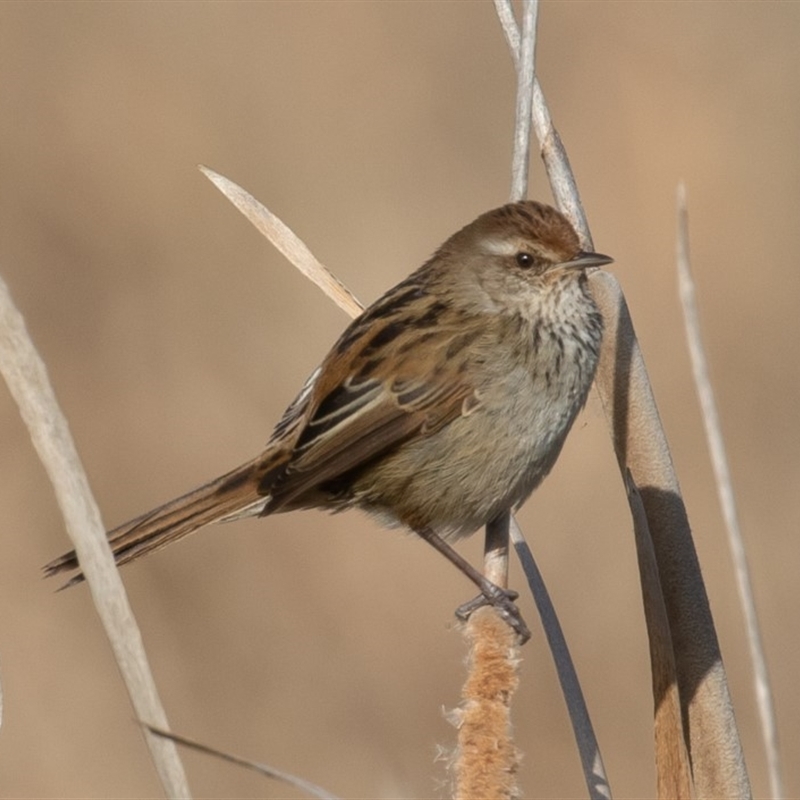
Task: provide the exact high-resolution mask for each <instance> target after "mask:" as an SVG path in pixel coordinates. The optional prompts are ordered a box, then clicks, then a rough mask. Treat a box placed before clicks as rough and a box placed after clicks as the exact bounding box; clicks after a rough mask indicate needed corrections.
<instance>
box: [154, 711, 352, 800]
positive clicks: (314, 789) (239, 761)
mask: <svg viewBox="0 0 800 800" xmlns="http://www.w3.org/2000/svg"><path fill="white" fill-rule="evenodd" d="M145 727H146V728H147V730H148V731H150V733H153V734H155V735H156V736H161V737H163V738H165V739H168V740H170V741H173V742H175V743H176V744H180V745H183V746H184V747H188V748H189V749H191V750H196V751H197V752H198V753H205V754H206V755H210V756H214V757H215V758H219V759H222V760H223V761H228V762H229V763H231V764H236V765H237V766H240V767H246V768H247V769H252V770H254V771H255V772H259V773H260V774H261V775H265V776H266V777H267V778H274V779H275V780H276V781H280V782H281V783H285V784H287V785H288V786H292V787H293V788H295V789H298V790H299V791H301V792H305V793H306V794H310V795H311V796H312V797H316V798H318V800H339V798H338V797H337V795H335V794H331V793H330V792H329V791H328V790H327V789H323V788H322V787H321V786H317V784H316V783H311V781H307V780H305V778H298V777H297V776H296V775H292V774H291V773H289V772H284V771H283V770H280V769H276V768H275V767H271V766H270V765H269V764H263V763H262V762H260V761H251V760H250V759H248V758H242V757H241V756H235V755H232V754H230V753H225V752H223V751H222V750H217V749H216V748H214V747H209V746H208V745H207V744H202V742H197V741H195V740H194V739H189V738H188V737H186V736H179V735H178V734H177V733H170V732H169V731H165V730H162V729H161V728H156V727H155V726H153V725H146V726H145Z"/></svg>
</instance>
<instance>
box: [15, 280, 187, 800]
mask: <svg viewBox="0 0 800 800" xmlns="http://www.w3.org/2000/svg"><path fill="white" fill-rule="evenodd" d="M0 372H1V373H2V375H3V377H4V378H5V381H6V383H7V384H8V388H9V390H10V392H11V395H12V396H13V398H14V400H15V401H16V403H17V406H18V407H19V410H20V415H21V416H22V419H23V420H24V422H25V424H26V425H27V427H28V431H29V432H30V435H31V439H32V441H33V444H34V447H35V448H36V452H37V453H38V454H39V458H40V459H41V461H42V464H43V465H44V468H45V470H46V471H47V474H48V477H49V478H50V482H51V483H52V484H53V489H54V490H55V494H56V499H57V501H58V505H59V508H60V509H61V514H62V515H63V517H64V522H65V524H66V528H67V533H68V534H69V536H70V539H71V540H72V543H73V545H74V547H75V551H76V552H77V553H78V558H79V559H80V563H81V569H82V570H83V573H84V575H85V576H86V580H87V583H88V584H89V590H90V592H91V595H92V601H93V602H94V606H95V609H96V610H97V614H98V616H99V617H100V620H101V622H102V624H103V628H104V629H105V632H106V636H108V640H109V642H110V643H111V648H112V650H113V651H114V657H115V658H116V661H117V666H118V667H119V670H120V672H121V673H122V678H123V680H124V682H125V686H126V688H127V690H128V694H129V695H130V698H131V703H132V704H133V707H134V709H135V710H136V715H137V716H138V717H139V719H143V720H149V721H151V722H153V723H155V724H157V725H158V726H159V727H161V728H166V727H167V725H168V723H167V717H166V714H165V712H164V708H163V706H162V705H161V700H160V699H159V697H158V691H157V689H156V685H155V681H154V680H153V675H152V673H151V672H150V667H149V664H148V662H147V655H146V653H145V650H144V645H143V644H142V637H141V634H140V633H139V628H138V626H137V624H136V620H135V619H134V616H133V612H132V611H131V608H130V605H129V604H128V598H127V595H126V594H125V588H124V587H123V585H122V581H121V580H120V577H119V573H118V572H117V568H116V566H115V565H114V557H113V556H112V555H111V550H110V548H109V546H108V542H107V541H106V533H105V527H104V526H103V523H102V521H101V519H100V511H99V510H98V508H97V504H96V503H95V500H94V497H93V496H92V493H91V490H90V489H89V482H88V480H87V478H86V473H85V472H84V470H83V466H82V465H81V462H80V458H79V457H78V453H77V451H76V449H75V444H74V442H73V441H72V437H71V436H70V433H69V428H68V426H67V421H66V419H65V418H64V415H63V414H62V413H61V409H60V408H59V406H58V403H57V401H56V398H55V394H54V392H53V388H52V386H51V385H50V381H49V379H48V377H47V370H46V368H45V365H44V363H43V362H42V360H41V358H40V357H39V354H38V353H37V352H36V348H35V347H34V345H33V342H32V341H31V339H30V337H29V335H28V332H27V330H26V328H25V322H24V320H23V318H22V315H21V314H20V313H19V311H17V309H16V308H15V306H14V304H13V302H12V300H11V296H10V294H9V292H8V288H7V287H6V284H5V283H4V282H3V281H2V280H0ZM145 739H146V741H147V746H148V747H149V749H150V754H151V756H152V758H153V762H154V763H155V767H156V771H157V772H158V775H159V777H160V779H161V783H162V785H163V787H164V790H165V792H166V793H167V795H168V796H169V797H189V796H190V794H189V786H188V783H187V781H186V775H185V773H184V771H183V766H182V764H181V762H180V758H179V757H178V753H177V750H176V748H175V745H174V744H173V743H172V742H169V741H167V740H165V739H162V738H160V737H156V736H153V735H152V734H150V733H145Z"/></svg>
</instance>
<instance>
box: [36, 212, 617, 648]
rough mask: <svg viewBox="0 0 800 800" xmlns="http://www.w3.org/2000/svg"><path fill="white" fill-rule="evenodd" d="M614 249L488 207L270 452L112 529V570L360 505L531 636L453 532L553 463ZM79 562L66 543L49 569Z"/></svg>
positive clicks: (382, 318) (404, 291) (354, 348)
mask: <svg viewBox="0 0 800 800" xmlns="http://www.w3.org/2000/svg"><path fill="white" fill-rule="evenodd" d="M611 260H612V259H610V258H609V257H608V256H604V255H600V254H598V253H587V252H582V251H581V249H580V246H579V244H578V237H577V235H576V234H575V231H574V230H573V229H572V226H571V225H570V224H569V222H567V220H566V219H565V217H564V216H563V215H562V214H560V213H559V212H558V211H556V210H555V209H553V208H551V207H550V206H547V205H543V204H542V203H537V202H533V201H523V202H518V203H511V204H508V205H505V206H502V207H501V208H497V209H495V210H493V211H489V212H487V213H485V214H482V215H481V216H480V217H478V218H477V219H476V220H475V221H474V222H471V223H470V224H469V225H467V226H466V227H465V228H462V229H461V230H460V231H458V233H456V234H454V235H453V236H451V237H450V238H449V239H448V240H447V241H446V242H445V243H444V244H443V245H442V246H441V247H440V248H439V249H438V250H437V251H436V253H435V254H434V255H433V257H432V258H431V259H430V260H429V261H427V262H426V263H425V264H424V265H423V266H422V267H420V268H419V269H418V270H417V271H416V272H414V273H412V274H411V275H410V276H409V277H408V278H406V279H405V280H404V281H402V283H399V284H398V285H397V286H395V287H394V288H393V289H390V290H389V291H388V292H387V293H386V294H385V295H383V297H381V298H380V299H379V300H377V301H376V302H375V303H373V304H372V305H371V306H370V307H369V308H367V309H366V310H365V311H364V312H363V313H362V314H361V315H360V316H359V317H358V318H356V319H355V320H354V321H353V322H352V323H351V324H350V325H349V326H348V327H347V329H346V330H345V331H344V333H343V334H342V335H341V337H340V338H339V340H338V341H337V342H336V343H335V344H334V346H333V349H332V350H331V351H330V352H329V353H328V355H327V356H326V357H325V359H324V360H323V362H322V364H321V365H320V366H319V367H318V368H317V369H316V370H315V372H314V373H313V374H312V375H311V377H310V378H309V379H308V380H307V381H306V383H305V385H304V386H303V388H302V389H301V390H300V394H298V396H297V398H296V399H295V400H294V402H293V403H292V404H291V405H290V406H289V408H288V409H287V410H286V412H285V414H284V415H283V418H282V419H281V420H280V422H279V423H278V424H277V426H276V428H275V431H274V432H273V434H272V438H271V439H270V440H269V442H268V444H267V447H266V449H265V450H264V451H263V452H262V453H261V454H260V455H258V456H256V457H255V458H254V459H252V460H251V461H248V462H247V463H245V464H243V465H242V466H240V467H237V468H236V469H234V470H232V471H231V472H228V473H227V474H225V475H223V476H221V477H219V478H217V479H216V480H213V481H211V482H210V483H208V484H206V485H205V486H202V487H200V488H199V489H195V490H194V491H192V492H189V493H188V494H186V495H183V496H182V497H179V498H177V499H176V500H172V501H170V502H169V503H166V504H164V505H162V506H159V507H158V508H156V509H154V510H153V511H150V512H148V513H147V514H144V515H142V516H140V517H137V518H136V519H133V520H131V521H130V522H126V523H125V524H124V525H120V526H119V527H118V528H115V529H114V530H112V531H111V532H110V533H109V534H108V538H109V542H110V545H111V549H112V550H113V552H114V556H115V558H116V561H117V563H118V564H125V563H127V562H129V561H133V560H134V559H136V558H139V557H140V556H143V555H145V554H147V553H150V552H153V551H154V550H157V549H159V548H161V547H164V546H165V545H167V544H169V543H171V542H174V541H177V540H178V539H182V538H183V537H184V536H187V535H188V534H190V533H192V532H193V531H195V530H197V529H198V528H201V527H203V526H205V525H209V524H210V523H212V522H221V521H228V520H233V519H237V518H240V517H248V516H267V515H270V514H275V513H278V512H281V511H292V510H294V509H301V508H324V509H329V510H331V511H342V510H344V509H347V508H360V509H363V510H364V511H367V512H369V513H370V514H373V515H375V516H376V517H378V518H379V519H380V520H381V521H382V522H384V523H387V524H389V525H391V526H398V525H399V526H405V527H407V528H410V529H411V530H413V531H415V532H416V533H417V534H419V536H421V537H422V538H423V539H425V540H426V541H428V542H429V543H430V544H432V545H433V546H434V547H435V548H436V549H437V550H439V551H440V552H442V553H443V554H444V555H445V556H446V557H447V558H449V559H450V560H451V561H452V562H453V563H454V564H455V565H456V566H457V567H458V568H459V569H461V571H462V572H464V573H465V574H466V575H467V577H469V578H470V580H472V581H473V582H474V583H475V584H476V585H477V586H478V588H479V589H480V591H481V595H482V598H485V600H486V602H488V603H490V604H492V605H494V606H495V607H497V608H498V610H499V611H500V612H501V614H503V616H504V618H505V619H506V620H507V621H508V622H509V624H511V625H512V626H513V627H514V628H515V630H516V631H517V632H518V633H519V634H520V637H521V638H522V639H523V640H524V639H526V638H527V636H528V635H529V634H528V631H527V628H526V627H525V623H524V621H523V620H522V618H521V616H520V615H519V611H518V610H517V608H516V606H515V604H514V603H513V600H514V599H515V598H516V593H515V592H510V591H507V590H505V589H501V588H500V587H498V586H496V585H495V584H493V583H491V582H490V581H488V580H487V579H486V578H484V577H483V575H481V573H480V572H479V571H478V570H476V569H475V568H474V567H472V566H471V565H470V564H469V563H468V562H467V561H466V560H465V559H464V558H463V557H462V556H460V555H459V554H458V553H457V552H456V551H455V550H453V549H452V548H451V547H450V545H449V544H448V543H447V542H446V541H445V540H446V539H455V538H458V537H461V536H465V535H467V534H470V533H473V532H474V531H476V530H477V529H478V528H480V527H482V526H484V525H486V524H487V523H490V522H492V521H493V520H496V519H497V518H498V517H500V516H501V515H503V514H504V513H506V512H508V511H510V510H512V509H515V508H517V507H518V506H520V505H521V504H522V503H523V502H524V501H525V499H526V498H527V497H528V496H529V495H530V493H531V492H532V491H533V490H534V489H535V488H536V487H537V486H538V485H539V483H540V482H541V481H542V479H543V478H544V477H545V476H546V475H547V473H548V472H549V471H550V470H551V468H552V467H553V464H554V463H555V461H556V459H557V457H558V455H559V453H560V451H561V447H562V445H563V444H564V440H565V438H566V436H567V433H568V432H569V429H570V427H571V426H572V423H573V421H574V420H575V417H576V415H577V414H578V412H579V411H580V409H581V408H582V407H583V405H584V403H585V402H586V397H587V394H588V392H589V388H590V386H591V383H592V380H593V378H594V373H595V369H596V367H597V361H598V356H599V351H600V342H601V339H602V332H603V321H602V317H601V315H600V311H599V310H598V308H597V306H596V305H595V303H594V300H593V299H592V295H591V293H590V291H589V288H588V285H587V277H586V271H587V270H588V269H591V268H596V267H601V266H603V265H605V264H609V263H611ZM77 569H79V564H78V561H77V558H76V556H75V553H74V552H71V553H67V554H65V555H63V556H61V558H58V559H56V560H55V561H52V562H50V563H49V564H48V565H47V566H46V567H45V568H44V570H45V573H46V574H47V575H55V574H57V573H60V572H63V571H68V570H77ZM82 579H83V576H82V574H80V573H78V574H77V575H76V576H74V577H73V578H72V580H71V581H70V583H69V584H67V585H70V584H73V583H77V582H79V581H81V580H82ZM468 605H469V604H468Z"/></svg>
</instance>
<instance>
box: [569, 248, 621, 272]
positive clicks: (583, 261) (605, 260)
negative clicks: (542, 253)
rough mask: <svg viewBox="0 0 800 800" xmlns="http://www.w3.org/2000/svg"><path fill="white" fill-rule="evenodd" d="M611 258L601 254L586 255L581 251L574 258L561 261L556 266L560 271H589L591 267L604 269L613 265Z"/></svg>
mask: <svg viewBox="0 0 800 800" xmlns="http://www.w3.org/2000/svg"><path fill="white" fill-rule="evenodd" d="M613 263H614V259H613V258H611V256H604V255H603V254H602V253H587V252H585V251H584V250H581V252H580V253H578V254H577V255H576V256H575V258H572V259H570V260H569V261H562V262H561V263H560V264H559V265H558V266H559V267H561V268H562V269H564V268H565V269H590V268H592V267H604V266H605V265H606V264H613Z"/></svg>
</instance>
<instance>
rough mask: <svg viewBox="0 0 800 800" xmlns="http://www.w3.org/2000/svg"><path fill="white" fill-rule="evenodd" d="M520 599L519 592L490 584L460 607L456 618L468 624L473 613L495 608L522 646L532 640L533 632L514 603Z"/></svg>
mask: <svg viewBox="0 0 800 800" xmlns="http://www.w3.org/2000/svg"><path fill="white" fill-rule="evenodd" d="M518 597H519V592H515V591H514V590H513V589H503V588H501V587H500V586H497V585H496V584H494V583H490V584H488V585H487V586H486V588H485V589H484V590H483V591H482V592H481V594H479V595H478V596H477V597H473V598H472V600H469V601H467V602H466V603H464V604H462V605H460V606H459V607H458V608H457V609H456V617H458V619H460V620H461V621H462V622H466V621H467V620H468V619H469V618H470V616H471V615H472V613H473V612H475V611H477V610H478V609H479V608H483V606H491V607H492V608H494V609H495V610H496V611H497V613H498V614H499V615H500V617H501V618H502V619H503V621H504V622H505V623H506V624H507V625H508V626H509V627H510V628H511V629H512V630H513V631H514V633H516V634H517V636H518V637H519V643H520V645H523V644H525V642H527V641H528V639H530V638H531V632H530V630H529V629H528V626H527V625H526V624H525V620H524V619H523V618H522V614H521V613H520V611H519V609H518V608H517V604H516V603H515V602H514V601H515V600H516V599H517V598H518Z"/></svg>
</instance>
